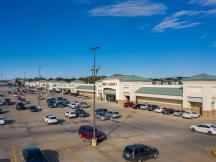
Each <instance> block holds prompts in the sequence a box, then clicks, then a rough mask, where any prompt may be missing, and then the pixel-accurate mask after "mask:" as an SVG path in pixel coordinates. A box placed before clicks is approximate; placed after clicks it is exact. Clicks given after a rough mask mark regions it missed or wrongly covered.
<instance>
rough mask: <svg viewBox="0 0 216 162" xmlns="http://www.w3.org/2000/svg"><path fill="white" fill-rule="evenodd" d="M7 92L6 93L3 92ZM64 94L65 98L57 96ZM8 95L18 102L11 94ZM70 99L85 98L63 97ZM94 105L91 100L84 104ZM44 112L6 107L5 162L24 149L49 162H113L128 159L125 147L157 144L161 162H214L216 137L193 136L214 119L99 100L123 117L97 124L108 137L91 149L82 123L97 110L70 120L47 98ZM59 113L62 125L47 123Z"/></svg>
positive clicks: (0, 154)
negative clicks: (194, 126)
mask: <svg viewBox="0 0 216 162" xmlns="http://www.w3.org/2000/svg"><path fill="white" fill-rule="evenodd" d="M0 91H7V89H2V88H1V89H0ZM57 96H58V97H59V96H62V95H61V94H58V95H56V97H57ZM7 97H9V98H11V99H12V100H13V101H16V99H15V98H14V97H13V96H12V95H8V96H7ZM64 97H65V98H66V99H68V100H80V99H77V98H74V97H71V96H66V95H65V96H64ZM26 98H27V99H28V100H30V101H31V103H32V104H33V105H37V102H38V101H37V99H36V98H37V95H30V94H27V95H26ZM85 101H86V102H88V104H89V105H91V106H92V100H85ZM41 104H42V111H41V112H37V113H32V112H31V111H29V110H23V111H17V110H16V108H15V105H12V106H2V107H3V108H4V109H5V110H8V112H7V113H5V114H3V115H4V116H5V117H6V119H7V120H8V123H7V124H6V125H4V126H0V143H1V145H0V146H1V147H0V162H7V161H11V162H21V161H22V154H21V153H22V149H23V148H25V147H29V146H39V147H40V148H41V149H43V150H44V152H45V153H46V155H47V157H48V159H49V161H50V162H60V161H61V162H111V161H116V162H120V161H124V160H123V158H122V151H123V149H124V147H125V146H126V145H129V144H134V143H142V144H146V145H150V146H155V147H156V148H157V149H158V150H159V152H160V155H159V158H158V159H156V160H149V161H158V162H203V161H206V162H207V161H208V162H211V161H212V162H213V161H216V157H213V156H212V154H211V150H212V149H213V148H215V147H216V136H214V135H211V136H210V135H206V134H201V133H195V132H194V133H192V132H190V131H189V130H188V129H189V127H190V125H191V124H201V123H215V119H214V118H198V119H192V120H190V119H188V120H187V119H182V118H179V117H174V116H170V115H162V114H158V113H154V112H149V111H143V110H134V109H130V108H123V105H120V104H116V103H107V102H104V101H99V102H97V108H99V107H103V108H107V109H109V110H115V111H119V112H120V114H121V115H122V117H121V118H118V119H111V120H107V121H99V120H97V121H96V125H97V128H99V129H100V130H102V131H104V132H105V133H106V135H107V136H108V139H107V140H106V141H104V142H102V143H101V144H99V145H98V147H97V148H92V147H91V145H90V143H89V142H88V141H85V140H83V139H80V137H79V135H78V129H79V127H80V126H81V125H87V124H89V125H91V124H92V107H90V108H87V109H85V110H86V111H87V112H88V113H90V117H87V118H74V119H67V118H65V117H64V112H65V111H67V110H70V109H69V108H48V107H47V103H46V100H42V101H41ZM48 114H52V115H56V116H57V118H58V119H59V121H60V123H59V124H57V125H47V124H46V123H44V121H43V117H44V116H45V115H48Z"/></svg>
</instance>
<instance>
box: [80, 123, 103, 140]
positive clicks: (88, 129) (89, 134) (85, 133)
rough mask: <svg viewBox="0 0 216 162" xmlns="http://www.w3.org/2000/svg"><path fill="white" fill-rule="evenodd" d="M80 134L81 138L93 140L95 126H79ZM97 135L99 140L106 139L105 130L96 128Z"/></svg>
mask: <svg viewBox="0 0 216 162" xmlns="http://www.w3.org/2000/svg"><path fill="white" fill-rule="evenodd" d="M78 134H79V136H80V138H86V139H88V140H92V138H93V127H92V126H89V125H83V126H81V127H80V128H79V131H78ZM95 137H96V138H97V141H98V142H102V141H104V140H105V139H106V135H105V133H104V132H102V131H100V130H98V129H95Z"/></svg>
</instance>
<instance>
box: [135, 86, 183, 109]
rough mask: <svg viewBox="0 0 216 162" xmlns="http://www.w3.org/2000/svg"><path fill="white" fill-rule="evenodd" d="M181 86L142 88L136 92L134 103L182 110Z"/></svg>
mask: <svg viewBox="0 0 216 162" xmlns="http://www.w3.org/2000/svg"><path fill="white" fill-rule="evenodd" d="M182 94H183V90H182V87H181V86H173V85H172V86H159V85H156V86H154V87H153V86H143V87H141V88H140V89H138V90H137V91H136V102H137V103H142V104H155V105H159V106H162V107H168V108H182V100H183V97H182Z"/></svg>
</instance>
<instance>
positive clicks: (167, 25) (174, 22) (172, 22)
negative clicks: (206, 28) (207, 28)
mask: <svg viewBox="0 0 216 162" xmlns="http://www.w3.org/2000/svg"><path fill="white" fill-rule="evenodd" d="M199 24H201V23H200V22H189V21H179V19H178V18H166V19H165V20H164V21H162V22H161V23H160V24H158V25H156V26H155V27H154V28H153V31H155V32H163V31H164V30H166V29H184V28H189V27H193V26H197V25H199Z"/></svg>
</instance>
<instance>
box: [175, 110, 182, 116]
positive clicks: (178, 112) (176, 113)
mask: <svg viewBox="0 0 216 162" xmlns="http://www.w3.org/2000/svg"><path fill="white" fill-rule="evenodd" d="M183 113H185V111H183V110H175V112H174V113H173V116H182V114H183Z"/></svg>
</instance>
